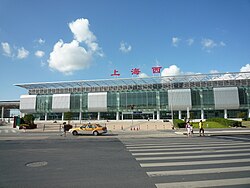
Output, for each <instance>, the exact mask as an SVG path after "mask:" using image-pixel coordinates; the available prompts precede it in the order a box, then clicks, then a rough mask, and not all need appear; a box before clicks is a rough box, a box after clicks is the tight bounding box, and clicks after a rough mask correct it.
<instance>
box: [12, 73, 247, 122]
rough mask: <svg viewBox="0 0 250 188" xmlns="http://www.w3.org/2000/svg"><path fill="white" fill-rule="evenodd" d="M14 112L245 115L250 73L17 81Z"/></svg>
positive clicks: (41, 115) (113, 116)
mask: <svg viewBox="0 0 250 188" xmlns="http://www.w3.org/2000/svg"><path fill="white" fill-rule="evenodd" d="M15 86H18V87H21V88H25V89H26V90H27V94H25V95H21V96H20V112H21V113H22V114H25V113H29V114H30V113H32V114H34V115H35V117H36V119H38V120H45V121H48V120H64V113H65V112H72V115H73V120H128V119H132V118H133V119H153V120H165V119H173V118H175V119H184V118H192V119H207V118H211V117H222V118H238V117H239V114H245V116H246V117H250V72H236V73H216V74H194V75H178V76H159V77H157V76H154V77H144V78H140V77H133V78H113V79H100V80H78V81H60V82H41V83H22V84H15Z"/></svg>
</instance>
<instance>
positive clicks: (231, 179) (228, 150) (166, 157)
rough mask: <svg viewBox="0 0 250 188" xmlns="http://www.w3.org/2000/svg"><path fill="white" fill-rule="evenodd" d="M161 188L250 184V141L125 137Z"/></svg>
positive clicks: (137, 157) (242, 185) (136, 157)
mask: <svg viewBox="0 0 250 188" xmlns="http://www.w3.org/2000/svg"><path fill="white" fill-rule="evenodd" d="M122 142H123V143H124V145H125V146H126V148H127V150H128V151H129V152H130V153H131V155H132V156H133V157H134V158H135V159H136V160H137V161H138V163H139V164H140V166H141V167H142V169H143V170H145V172H146V174H147V175H148V176H149V178H151V180H152V181H153V183H154V184H155V186H156V187H157V188H167V187H171V188H172V187H192V188H193V187H194V188H195V187H215V186H216V187H250V147H249V146H250V142H249V141H234V140H232V141H229V140H223V139H216V138H209V137H207V138H200V137H193V138H171V139H170V138H163V139H162V138H161V139H155V138H152V139H147V138H145V139H133V140H132V139H130V140H129V139H127V140H125V139H124V140H122Z"/></svg>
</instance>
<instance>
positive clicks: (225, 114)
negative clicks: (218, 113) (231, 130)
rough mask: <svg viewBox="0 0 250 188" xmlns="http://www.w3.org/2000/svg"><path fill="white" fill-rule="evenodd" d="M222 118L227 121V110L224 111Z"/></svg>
mask: <svg viewBox="0 0 250 188" xmlns="http://www.w3.org/2000/svg"><path fill="white" fill-rule="evenodd" d="M224 118H225V119H227V109H224Z"/></svg>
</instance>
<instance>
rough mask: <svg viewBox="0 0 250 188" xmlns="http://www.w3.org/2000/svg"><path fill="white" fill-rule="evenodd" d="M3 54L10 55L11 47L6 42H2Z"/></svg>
mask: <svg viewBox="0 0 250 188" xmlns="http://www.w3.org/2000/svg"><path fill="white" fill-rule="evenodd" d="M1 44H2V48H3V55H5V56H8V57H10V56H11V48H10V45H9V43H8V42H2V43H1Z"/></svg>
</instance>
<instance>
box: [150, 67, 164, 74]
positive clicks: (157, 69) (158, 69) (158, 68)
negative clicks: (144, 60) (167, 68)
mask: <svg viewBox="0 0 250 188" xmlns="http://www.w3.org/2000/svg"><path fill="white" fill-rule="evenodd" d="M161 68H162V67H152V71H153V74H155V73H161Z"/></svg>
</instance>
